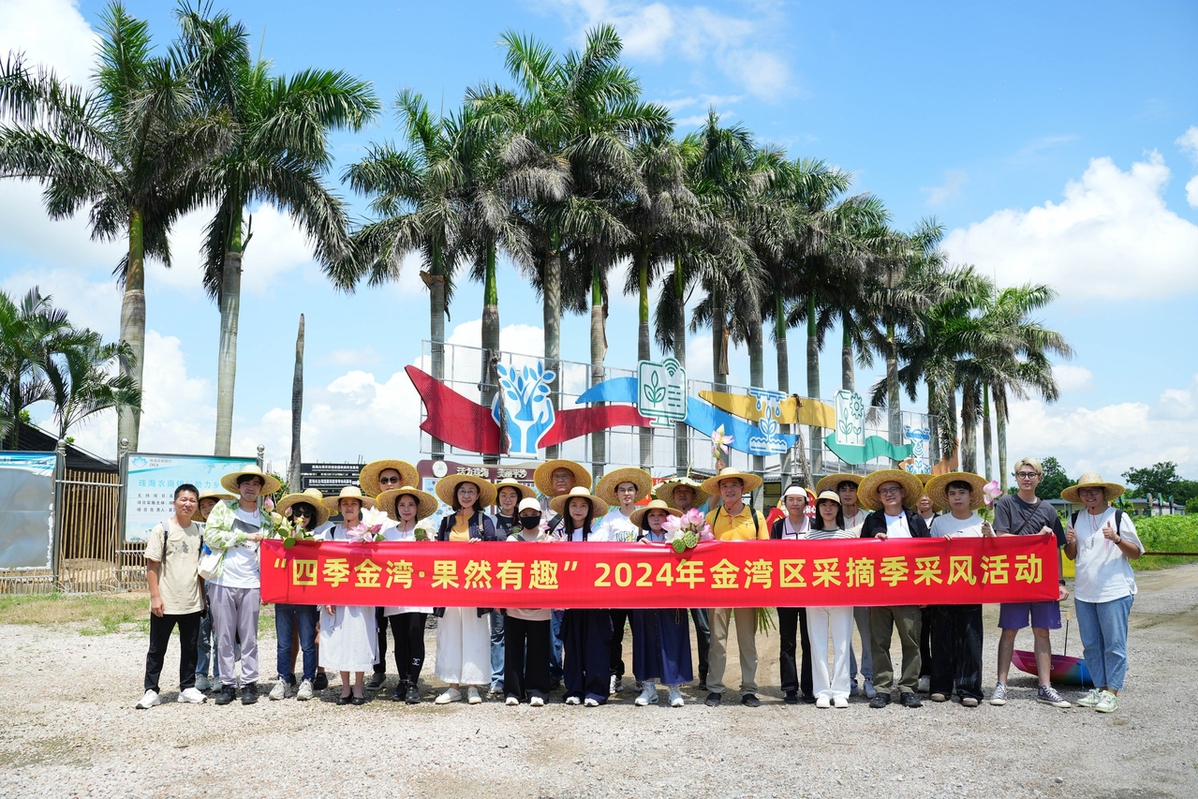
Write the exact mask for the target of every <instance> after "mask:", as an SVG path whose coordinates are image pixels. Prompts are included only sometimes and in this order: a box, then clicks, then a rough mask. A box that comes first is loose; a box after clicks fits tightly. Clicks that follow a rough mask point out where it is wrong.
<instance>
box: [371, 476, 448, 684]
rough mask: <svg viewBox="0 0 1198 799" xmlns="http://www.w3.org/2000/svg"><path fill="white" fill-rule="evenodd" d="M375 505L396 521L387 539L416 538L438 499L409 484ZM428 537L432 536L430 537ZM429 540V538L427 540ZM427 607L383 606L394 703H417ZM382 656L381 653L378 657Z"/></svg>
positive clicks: (390, 491)
mask: <svg viewBox="0 0 1198 799" xmlns="http://www.w3.org/2000/svg"><path fill="white" fill-rule="evenodd" d="M376 502H377V503H378V507H379V508H381V509H382V510H384V511H386V512H387V515H388V516H390V517H391V518H392V519H395V520H396V523H395V525H394V526H391V527H384V528H383V538H384V540H386V541H415V540H416V523H417V522H419V521H420V520H421V519H427V518H428V517H429V516H432V515H433V514H434V513H436V511H437V505H438V503H437V498H436V497H434V496H433V495H432V494H429V493H428V492H426V491H421V490H420V489H418V488H415V487H413V486H410V485H405V486H400V487H399V488H391V489H388V490H386V491H384V492H383V493H381V494H379V495H378V497H377V499H376ZM429 538H431V537H429ZM426 540H429V539H426ZM432 612H433V609H432V608H429V607H385V608H383V618H384V619H386V621H387V623H388V626H390V628H391V637H392V638H393V639H394V641H395V647H394V652H395V671H396V672H397V673H398V674H399V682H398V683H397V684H396V686H395V690H394V691H392V692H391V699H392V701H395V702H407V703H408V704H409V705H418V704H420V670H421V669H422V668H424V627H425V624H426V622H427V621H428V614H430V613H432ZM382 657H383V655H382V653H381V652H380V654H379V658H380V659H381V658H382Z"/></svg>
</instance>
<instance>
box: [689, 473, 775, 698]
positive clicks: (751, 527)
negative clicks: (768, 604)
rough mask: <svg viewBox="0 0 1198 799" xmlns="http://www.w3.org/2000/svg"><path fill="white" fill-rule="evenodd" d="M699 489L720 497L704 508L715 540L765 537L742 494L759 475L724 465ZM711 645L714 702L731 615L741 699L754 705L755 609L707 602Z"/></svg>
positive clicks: (757, 482) (720, 692) (767, 534)
mask: <svg viewBox="0 0 1198 799" xmlns="http://www.w3.org/2000/svg"><path fill="white" fill-rule="evenodd" d="M702 487H703V490H704V491H705V492H707V493H708V494H709V495H711V496H713V497H714V496H718V497H719V498H720V503H719V504H718V505H716V507H715V510H713V511H711V512H709V513H708V514H707V523H708V524H709V525H711V532H712V534H713V535H714V536H715V538H716V540H717V541H768V540H769V537H770V531H769V528H768V527H766V524H765V518H764V517H763V516H762V515H761V514H759V513H758V512H757V510H756V509H755V508H753V507H751V506H750V505H748V504H747V503H746V502H745V494H747V493H751V492H753V491H756V490H757V489H758V488H760V487H761V478H760V477H758V476H757V475H755V474H750V473H748V472H742V471H740V470H739V469H734V468H731V467H725V468H723V469H721V470H720V472H719V473H718V474H717V475H715V476H714V477H709V478H708V479H706V480H704V481H703V486H702ZM707 618H708V620H709V621H710V622H711V647H710V649H709V650H708V655H707V663H708V668H709V669H710V671H708V674H707V690H708V691H709V693H708V694H707V699H705V700H704V703H705V704H707V705H708V706H712V707H714V706H715V705H718V704H720V702H721V701H722V700H723V698H724V671H725V669H726V668H727V666H728V626H729V624H730V623H732V622H733V621H735V623H736V641H737V645H738V647H739V649H740V692H741V698H740V701H741V704H743V705H747V706H748V707H758V706H759V705H760V704H761V700H760V699H758V698H757V611H756V609H755V608H712V609H711V610H710V611H709V612H708V616H707Z"/></svg>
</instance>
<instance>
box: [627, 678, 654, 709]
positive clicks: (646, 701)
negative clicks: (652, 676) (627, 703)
mask: <svg viewBox="0 0 1198 799" xmlns="http://www.w3.org/2000/svg"><path fill="white" fill-rule="evenodd" d="M633 704H635V705H636V706H637V707H648V706H649V705H656V704H657V683H655V682H653V680H648V681H646V682H645V684H644V687H643V688H642V689H641V695H640V696H638V697H637V698H636V701H635V702H634V703H633Z"/></svg>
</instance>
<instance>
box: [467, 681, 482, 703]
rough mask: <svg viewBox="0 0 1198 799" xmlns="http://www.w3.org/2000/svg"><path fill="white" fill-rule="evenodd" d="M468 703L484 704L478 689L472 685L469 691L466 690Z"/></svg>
mask: <svg viewBox="0 0 1198 799" xmlns="http://www.w3.org/2000/svg"><path fill="white" fill-rule="evenodd" d="M466 701H467V702H469V703H470V704H472V705H481V704H482V702H483V698H482V697H481V696H479V693H478V688H477V687H475V686H473V685H471V686H470V687H469V688H468V689H466Z"/></svg>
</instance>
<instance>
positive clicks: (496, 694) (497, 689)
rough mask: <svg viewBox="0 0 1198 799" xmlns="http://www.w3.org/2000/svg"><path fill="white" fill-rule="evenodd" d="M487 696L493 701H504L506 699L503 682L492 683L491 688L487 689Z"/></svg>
mask: <svg viewBox="0 0 1198 799" xmlns="http://www.w3.org/2000/svg"><path fill="white" fill-rule="evenodd" d="M487 695H488V696H489V697H490V698H491V699H503V698H504V691H503V683H501V682H493V683H491V687H490V688H488V689H487Z"/></svg>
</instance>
